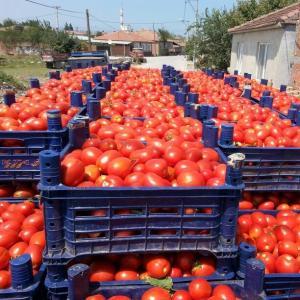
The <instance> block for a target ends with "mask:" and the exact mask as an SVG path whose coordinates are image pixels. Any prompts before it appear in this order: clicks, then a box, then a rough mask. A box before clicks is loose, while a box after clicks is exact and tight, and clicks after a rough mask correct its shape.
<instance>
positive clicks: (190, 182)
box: [177, 170, 205, 187]
mask: <svg viewBox="0 0 300 300" xmlns="http://www.w3.org/2000/svg"><path fill="white" fill-rule="evenodd" d="M177 183H178V186H184V187H196V186H203V185H205V180H204V177H203V175H202V174H200V173H199V172H197V171H189V170H188V171H183V172H181V173H180V174H179V175H178V177H177Z"/></svg>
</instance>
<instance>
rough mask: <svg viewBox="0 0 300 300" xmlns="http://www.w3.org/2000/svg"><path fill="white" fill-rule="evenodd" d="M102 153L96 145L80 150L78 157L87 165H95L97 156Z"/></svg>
mask: <svg viewBox="0 0 300 300" xmlns="http://www.w3.org/2000/svg"><path fill="white" fill-rule="evenodd" d="M101 154H102V151H101V150H100V149H98V148H96V147H87V148H84V149H83V150H82V152H81V156H80V159H81V161H82V162H83V163H84V165H85V166H87V165H95V164H96V161H97V159H98V157H99V156H100V155H101Z"/></svg>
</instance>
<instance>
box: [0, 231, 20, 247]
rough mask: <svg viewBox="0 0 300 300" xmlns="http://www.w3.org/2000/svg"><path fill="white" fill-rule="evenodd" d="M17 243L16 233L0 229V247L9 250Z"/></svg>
mask: <svg viewBox="0 0 300 300" xmlns="http://www.w3.org/2000/svg"><path fill="white" fill-rule="evenodd" d="M17 241H18V233H17V232H16V231H14V230H11V229H0V247H4V248H6V249H9V248H10V247H11V246H12V245H13V244H15V243H16V242H17Z"/></svg>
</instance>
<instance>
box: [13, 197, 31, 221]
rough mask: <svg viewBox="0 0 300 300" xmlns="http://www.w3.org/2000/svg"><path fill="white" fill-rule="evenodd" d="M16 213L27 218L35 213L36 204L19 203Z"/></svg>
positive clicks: (28, 202) (29, 202)
mask: <svg viewBox="0 0 300 300" xmlns="http://www.w3.org/2000/svg"><path fill="white" fill-rule="evenodd" d="M16 211H18V212H20V213H21V214H22V215H24V216H25V217H27V216H29V215H30V214H32V213H33V212H34V203H33V202H32V201H24V202H22V203H19V204H17V207H16Z"/></svg>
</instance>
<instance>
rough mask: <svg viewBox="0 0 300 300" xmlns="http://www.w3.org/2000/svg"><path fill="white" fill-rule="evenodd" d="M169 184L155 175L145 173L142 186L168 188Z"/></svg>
mask: <svg viewBox="0 0 300 300" xmlns="http://www.w3.org/2000/svg"><path fill="white" fill-rule="evenodd" d="M170 185H171V184H170V182H169V181H168V180H166V179H164V178H162V177H160V176H158V175H156V174H155V173H150V172H149V173H146V174H145V177H144V186H148V187H151V186H153V187H154V186H156V187H157V186H170Z"/></svg>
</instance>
